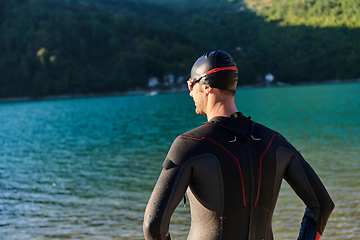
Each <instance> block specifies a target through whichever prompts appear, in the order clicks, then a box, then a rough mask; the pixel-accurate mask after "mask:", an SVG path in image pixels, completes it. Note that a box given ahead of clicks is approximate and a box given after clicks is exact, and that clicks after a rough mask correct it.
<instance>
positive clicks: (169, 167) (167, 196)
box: [143, 159, 191, 240]
mask: <svg viewBox="0 0 360 240" xmlns="http://www.w3.org/2000/svg"><path fill="white" fill-rule="evenodd" d="M190 178H191V167H186V166H185V165H183V166H179V165H176V164H175V163H174V162H172V161H171V160H170V159H166V160H165V161H164V164H163V170H162V172H161V174H160V176H159V179H158V181H157V183H156V185H155V187H154V190H153V193H152V195H151V197H150V200H149V202H148V205H147V207H146V210H145V216H144V224H143V231H144V236H145V239H146V240H150V239H152V240H155V239H156V240H162V239H170V233H169V223H170V219H171V215H172V214H173V212H174V211H175V209H176V207H177V206H178V204H179V202H180V201H181V199H182V198H183V197H184V195H185V192H186V189H187V186H188V185H189V182H190Z"/></svg>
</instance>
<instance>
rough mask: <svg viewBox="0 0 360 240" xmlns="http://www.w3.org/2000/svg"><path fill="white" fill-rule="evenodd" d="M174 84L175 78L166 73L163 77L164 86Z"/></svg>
mask: <svg viewBox="0 0 360 240" xmlns="http://www.w3.org/2000/svg"><path fill="white" fill-rule="evenodd" d="M174 82H175V76H174V75H173V74H171V73H167V74H165V75H164V86H166V87H169V86H173V85H174Z"/></svg>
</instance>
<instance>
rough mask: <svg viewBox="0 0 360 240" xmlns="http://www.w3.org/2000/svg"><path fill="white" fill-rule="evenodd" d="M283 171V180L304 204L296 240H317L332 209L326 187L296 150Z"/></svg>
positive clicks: (331, 202) (332, 204) (332, 205)
mask: <svg viewBox="0 0 360 240" xmlns="http://www.w3.org/2000/svg"><path fill="white" fill-rule="evenodd" d="M293 152H294V154H293V155H292V157H291V161H290V163H289V165H288V167H287V169H286V172H285V176H284V177H285V180H286V181H287V182H288V183H289V185H290V186H291V187H292V188H293V189H294V191H295V192H296V194H297V195H298V196H299V197H300V198H301V199H302V201H303V202H304V203H305V205H306V210H305V214H304V217H303V220H302V223H301V229H300V233H299V237H298V240H318V239H320V238H321V235H322V234H323V232H324V229H325V226H326V223H327V221H328V219H329V216H330V214H331V212H332V210H333V209H334V203H333V201H332V200H331V197H330V196H329V194H328V192H327V190H326V188H325V187H324V185H323V184H322V182H321V180H320V179H319V177H318V176H317V175H316V173H315V171H314V170H313V169H312V168H311V166H310V165H309V164H308V163H307V162H306V161H305V160H304V158H303V157H302V156H301V154H300V153H298V152H297V151H296V150H294V151H293Z"/></svg>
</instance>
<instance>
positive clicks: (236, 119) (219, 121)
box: [208, 112, 252, 142]
mask: <svg viewBox="0 0 360 240" xmlns="http://www.w3.org/2000/svg"><path fill="white" fill-rule="evenodd" d="M251 122H252V121H251V120H250V117H245V116H244V115H243V114H242V113H241V112H235V113H233V114H231V115H230V117H221V116H218V117H213V118H211V119H210V120H209V122H208V123H214V124H216V125H219V126H221V127H223V128H226V129H228V130H229V131H232V132H234V133H236V134H237V135H239V136H241V137H242V139H243V140H245V141H246V142H247V141H248V140H249V138H250V128H251Z"/></svg>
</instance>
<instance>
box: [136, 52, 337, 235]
mask: <svg viewBox="0 0 360 240" xmlns="http://www.w3.org/2000/svg"><path fill="white" fill-rule="evenodd" d="M237 73H238V72H237V68H236V64H235V62H234V61H233V59H232V57H231V56H230V55H229V54H227V53H226V52H223V51H219V50H218V51H213V52H209V53H206V54H204V55H203V56H201V57H200V58H199V59H198V60H197V61H196V62H195V64H194V65H193V67H192V70H191V78H190V80H189V81H188V86H189V90H190V96H191V97H192V98H193V100H194V102H195V106H196V113H197V114H204V115H207V118H208V122H206V123H204V124H203V125H202V126H200V127H198V128H195V129H193V130H191V131H189V132H186V133H184V134H182V135H180V136H178V137H177V138H176V140H175V141H174V143H173V144H172V146H171V148H170V150H169V152H168V155H167V157H166V159H165V161H164V164H163V170H162V172H161V174H160V177H159V179H158V181H157V183H156V186H155V188H154V191H153V193H152V195H151V198H150V200H149V203H148V205H147V208H146V211H145V216H144V226H143V228H144V235H145V239H157V240H161V239H170V233H169V232H168V230H169V222H170V218H171V215H172V214H173V212H174V210H175V208H176V207H177V205H178V204H179V202H180V201H181V199H182V198H183V197H184V194H185V191H186V190H187V195H188V198H189V200H190V209H191V228H190V232H189V235H188V239H206V240H213V239H223V240H233V239H236V240H242V239H244V240H245V239H246V240H247V239H256V240H262V239H264V240H265V239H266V240H268V239H273V233H272V227H271V219H272V215H273V212H274V208H275V204H276V201H277V197H278V194H279V191H280V186H281V181H282V179H283V178H284V179H285V180H286V181H287V182H288V183H289V184H290V186H291V187H292V188H293V189H294V191H295V192H296V193H297V195H298V196H299V197H300V198H301V199H302V201H303V202H304V203H305V204H306V210H305V214H304V217H303V220H302V223H301V229H300V233H299V238H298V239H305V240H314V239H316V240H318V239H320V237H321V235H322V233H323V231H324V228H325V225H326V223H327V220H328V218H329V216H330V213H331V211H332V210H333V208H334V203H333V202H332V200H331V198H330V196H329V194H328V193H327V191H326V189H325V187H324V186H323V184H322V183H321V181H320V179H319V178H318V176H317V175H316V174H315V172H314V171H313V169H312V168H311V167H310V166H309V164H308V163H307V162H306V161H305V160H304V159H303V157H302V156H301V154H300V153H299V152H298V151H297V150H296V149H295V148H294V147H293V146H292V145H291V144H290V143H289V142H288V141H287V140H286V139H285V138H284V137H283V136H281V135H280V134H279V133H277V132H275V131H273V130H271V129H269V128H266V127H265V126H263V125H260V124H258V123H256V122H253V121H251V120H250V118H247V117H245V116H243V115H242V114H241V113H240V112H238V111H237V109H236V105H235V102H234V95H235V89H236V85H237Z"/></svg>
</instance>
